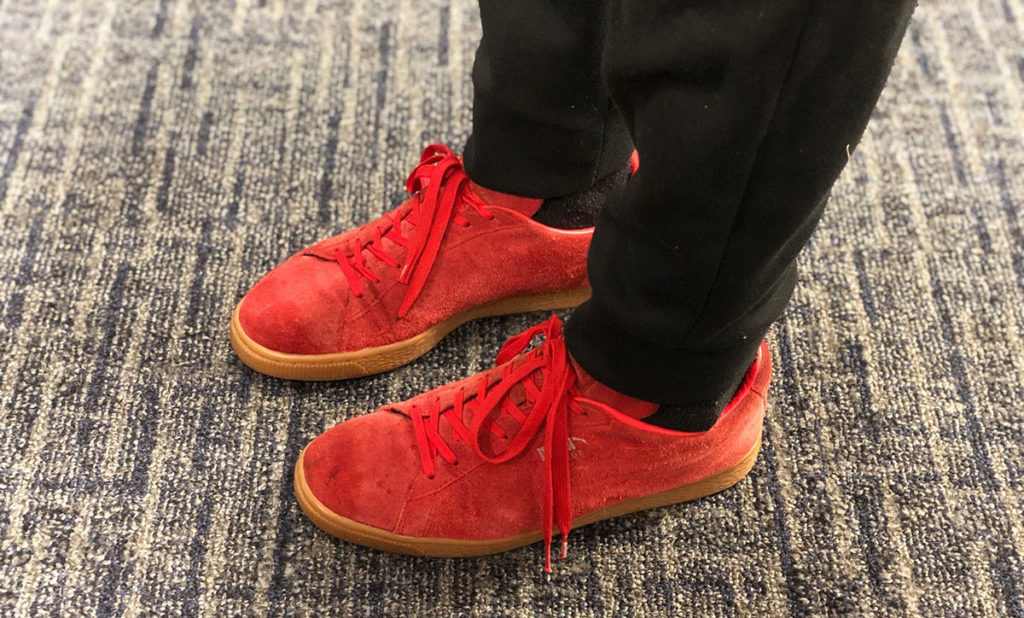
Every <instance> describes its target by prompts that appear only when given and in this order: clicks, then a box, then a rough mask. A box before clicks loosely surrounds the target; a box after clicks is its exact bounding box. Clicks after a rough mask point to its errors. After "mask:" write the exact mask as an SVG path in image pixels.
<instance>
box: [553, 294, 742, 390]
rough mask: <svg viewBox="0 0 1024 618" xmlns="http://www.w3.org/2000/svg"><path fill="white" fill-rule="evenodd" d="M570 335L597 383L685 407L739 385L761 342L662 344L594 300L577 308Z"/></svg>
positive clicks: (568, 338) (577, 355)
mask: <svg viewBox="0 0 1024 618" xmlns="http://www.w3.org/2000/svg"><path fill="white" fill-rule="evenodd" d="M565 338H566V344H567V346H568V348H569V353H570V354H572V356H573V358H574V359H576V362H578V363H579V364H580V365H581V366H582V367H583V369H585V370H586V371H587V373H589V374H590V375H591V376H592V377H594V378H595V379H596V380H597V381H598V382H601V383H602V384H604V385H605V386H608V387H610V388H612V389H615V390H616V391H618V392H620V393H623V394H625V395H629V396H630V397H636V398H637V399H642V400H644V401H650V402H653V403H660V404H675V405H684V406H686V405H701V404H705V403H708V402H714V401H717V400H719V399H720V398H721V397H722V396H723V394H726V391H728V390H730V389H735V387H736V384H737V383H738V382H739V381H740V379H741V378H742V376H743V374H744V372H746V371H747V369H748V368H749V367H750V363H751V362H753V360H754V357H755V355H756V354H757V348H758V347H759V346H760V344H761V338H760V337H748V338H747V339H744V340H741V341H740V342H739V343H737V344H736V345H734V346H733V347H729V348H719V349H714V350H684V349H676V348H667V347H663V346H661V345H658V344H656V343H652V342H650V341H647V340H645V339H641V338H639V337H637V336H635V335H633V334H632V333H630V332H629V331H627V330H625V329H624V328H622V327H621V326H620V325H619V324H617V323H616V322H615V320H614V319H612V317H611V315H610V314H609V313H607V312H605V311H602V310H601V308H600V306H599V305H597V304H596V303H595V302H594V301H592V300H591V301H588V302H586V303H584V304H583V305H580V307H579V308H578V309H576V311H575V312H573V314H572V316H571V317H570V318H569V320H568V322H566V324H565Z"/></svg>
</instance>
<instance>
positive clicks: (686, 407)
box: [643, 372, 746, 431]
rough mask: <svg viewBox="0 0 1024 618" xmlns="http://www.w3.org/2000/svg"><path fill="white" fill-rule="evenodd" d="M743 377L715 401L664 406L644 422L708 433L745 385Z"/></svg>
mask: <svg viewBox="0 0 1024 618" xmlns="http://www.w3.org/2000/svg"><path fill="white" fill-rule="evenodd" d="M745 373H746V372H744V375H745ZM743 377H744V376H740V379H739V381H738V382H737V383H736V385H735V386H734V387H733V388H731V389H729V390H728V391H727V392H725V393H722V395H720V396H719V397H717V398H715V400H714V401H709V402H703V403H687V404H681V405H679V404H664V405H662V406H661V407H660V408H658V409H657V410H655V411H654V414H652V415H650V416H647V417H645V418H644V419H643V421H644V422H645V423H649V424H651V425H655V426H657V427H662V428H664V429H672V430H675V431H707V430H708V429H711V428H712V427H713V426H714V425H715V423H716V422H717V421H718V417H719V416H720V415H721V414H722V410H724V409H725V406H727V405H729V402H730V401H732V398H733V396H735V395H736V392H737V391H738V390H739V388H740V385H741V384H743Z"/></svg>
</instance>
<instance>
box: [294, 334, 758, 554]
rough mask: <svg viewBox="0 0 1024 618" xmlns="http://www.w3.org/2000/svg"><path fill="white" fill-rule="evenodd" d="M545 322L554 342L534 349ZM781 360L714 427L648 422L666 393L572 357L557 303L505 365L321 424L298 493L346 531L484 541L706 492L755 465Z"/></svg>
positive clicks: (493, 543) (403, 545)
mask: <svg viewBox="0 0 1024 618" xmlns="http://www.w3.org/2000/svg"><path fill="white" fill-rule="evenodd" d="M538 334H543V335H544V336H545V338H546V340H545V342H544V343H543V345H541V346H539V347H536V348H533V349H532V350H529V351H527V350H526V348H527V346H528V345H529V344H530V341H531V339H532V338H533V337H534V336H535V335H538ZM770 380H771V360H770V357H769V354H768V348H767V346H766V345H765V344H764V343H762V344H761V348H760V349H759V351H758V354H757V358H756V359H755V360H754V362H753V364H752V365H751V367H750V369H749V371H748V372H747V375H746V378H745V379H744V381H743V383H742V385H741V386H740V389H739V391H738V392H737V393H736V396H735V397H734V398H733V400H732V401H731V402H730V403H729V405H728V406H727V407H726V408H725V410H724V411H723V412H722V414H721V415H720V417H719V419H718V422H717V423H715V425H714V426H713V427H712V428H711V429H709V430H708V431H704V432H699V433H683V432H677V431H672V430H668V429H663V428H660V427H655V426H653V425H649V424H647V423H645V422H643V421H642V419H643V418H645V417H646V416H648V415H650V414H651V413H653V412H654V410H655V409H656V408H657V405H655V404H650V403H645V402H642V401H639V400H636V399H632V398H630V397H627V396H625V395H622V394H619V393H616V392H614V391H612V390H611V389H609V388H607V387H605V386H603V385H601V384H599V383H597V382H596V381H595V380H594V379H593V378H591V377H590V376H588V375H587V374H586V372H584V371H583V370H582V368H580V367H579V366H578V365H577V364H576V363H575V362H574V361H573V360H572V358H571V357H570V356H569V353H568V351H567V350H566V348H565V344H564V340H563V339H562V333H561V322H560V321H559V320H558V318H557V317H554V316H553V317H552V318H551V319H550V320H548V321H546V322H544V323H542V324H540V325H538V326H535V327H533V328H531V329H529V330H527V331H525V332H524V333H522V334H520V335H518V336H516V337H513V338H511V339H510V340H509V341H508V342H507V343H506V344H505V347H504V348H502V351H501V353H499V355H498V358H497V359H496V367H494V368H493V369H490V370H488V371H485V372H482V373H480V374H477V375H475V376H472V377H470V378H466V379H464V380H461V381H458V382H454V383H452V384H448V385H446V386H442V387H441V388H438V389H436V390H433V391H429V392H427V393H424V394H422V395H419V396H417V397H414V398H413V399H410V400H408V401H404V402H402V403H396V404H391V405H388V406H384V407H382V408H380V409H379V410H377V411H376V412H373V413H371V414H367V415H363V416H359V417H356V418H353V419H351V420H348V421H346V422H344V423H341V424H339V425H337V426H335V427H334V428H332V429H330V430H328V431H326V432H324V433H323V434H321V435H320V436H319V437H317V438H316V439H315V440H313V441H312V442H311V443H310V444H309V445H308V446H306V448H305V449H304V450H303V452H302V454H301V455H300V456H299V460H298V463H297V464H296V466H295V494H296V496H297V498H298V501H299V504H300V506H301V507H302V510H303V512H305V513H306V515H307V516H308V517H309V518H310V519H311V520H312V521H313V523H315V524H316V525H317V526H319V527H320V528H322V529H324V530H325V531H327V532H329V533H330V534H332V535H334V536H337V537H339V538H342V539H344V540H346V541H350V542H353V543H358V544H361V545H366V546H369V547H374V548H377V549H382V550H386V551H392V552H398V553H405V554H415V555H424V556H437V557H453V556H479V555H485V554H492V553H497V552H501V551H506V550H509V549H513V548H515V547H520V546H522V545H527V544H529V543H533V542H535V541H538V540H541V539H544V541H545V544H546V546H545V549H546V561H545V570H550V558H551V536H552V532H553V529H554V527H555V526H556V525H557V527H558V529H559V530H560V531H561V536H562V551H561V554H562V555H563V556H564V555H565V549H566V540H567V535H568V533H569V529H570V527H573V526H582V525H585V524H589V523H592V522H595V521H599V520H602V519H608V518H611V517H616V516H618V515H623V514H626V513H631V512H635V511H639V510H644V509H650V508H655V507H659V506H664V505H668V504H674V503H677V502H685V501H688V500H694V499H697V498H700V497H702V496H707V495H709V494H713V493H715V492H717V491H720V490H722V489H725V488H727V487H729V486H731V485H732V484H734V483H736V482H737V481H739V480H740V479H741V478H743V476H744V475H746V474H747V472H748V471H749V470H750V468H751V466H752V465H753V463H754V459H755V457H756V455H757V451H758V448H759V446H760V443H761V430H762V424H763V420H764V412H765V394H766V391H767V389H768V384H769V381H770Z"/></svg>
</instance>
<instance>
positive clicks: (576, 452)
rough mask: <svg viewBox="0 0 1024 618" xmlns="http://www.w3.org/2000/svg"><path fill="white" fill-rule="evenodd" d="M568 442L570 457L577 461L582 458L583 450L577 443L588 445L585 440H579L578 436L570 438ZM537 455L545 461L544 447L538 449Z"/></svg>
mask: <svg viewBox="0 0 1024 618" xmlns="http://www.w3.org/2000/svg"><path fill="white" fill-rule="evenodd" d="M568 442H569V457H572V458H573V459H576V458H577V457H580V456H582V455H583V449H581V448H579V447H578V446H576V443H577V442H582V443H583V444H586V443H587V441H586V440H584V439H583V438H577V437H576V436H569V440H568ZM537 454H538V455H540V460H541V461H544V447H543V446H542V447H540V448H538V449H537Z"/></svg>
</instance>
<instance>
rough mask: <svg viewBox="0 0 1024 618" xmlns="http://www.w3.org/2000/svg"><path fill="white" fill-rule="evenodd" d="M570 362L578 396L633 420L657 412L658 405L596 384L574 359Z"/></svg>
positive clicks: (598, 383)
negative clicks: (607, 406) (606, 406)
mask: <svg viewBox="0 0 1024 618" xmlns="http://www.w3.org/2000/svg"><path fill="white" fill-rule="evenodd" d="M571 362H572V367H573V369H574V370H575V371H576V388H578V389H579V391H580V395H582V396H584V397H586V398H587V399H593V400H594V401H600V402H601V403H603V404H605V405H609V406H611V407H613V408H615V409H616V410H618V411H619V412H622V413H623V414H625V415H626V416H631V417H633V418H635V419H642V418H646V417H648V416H650V415H652V414H654V412H655V411H657V409H658V407H659V406H658V404H656V403H650V402H648V401H642V400H640V399H635V398H633V397H630V396H629V395H623V394H622V393H620V392H618V391H616V390H613V389H611V388H609V387H607V386H605V385H604V384H601V383H600V382H598V381H597V380H596V379H595V378H593V377H592V376H591V375H590V374H589V373H587V372H586V371H585V370H584V369H583V367H580V365H579V363H577V362H576V360H575V359H571Z"/></svg>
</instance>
